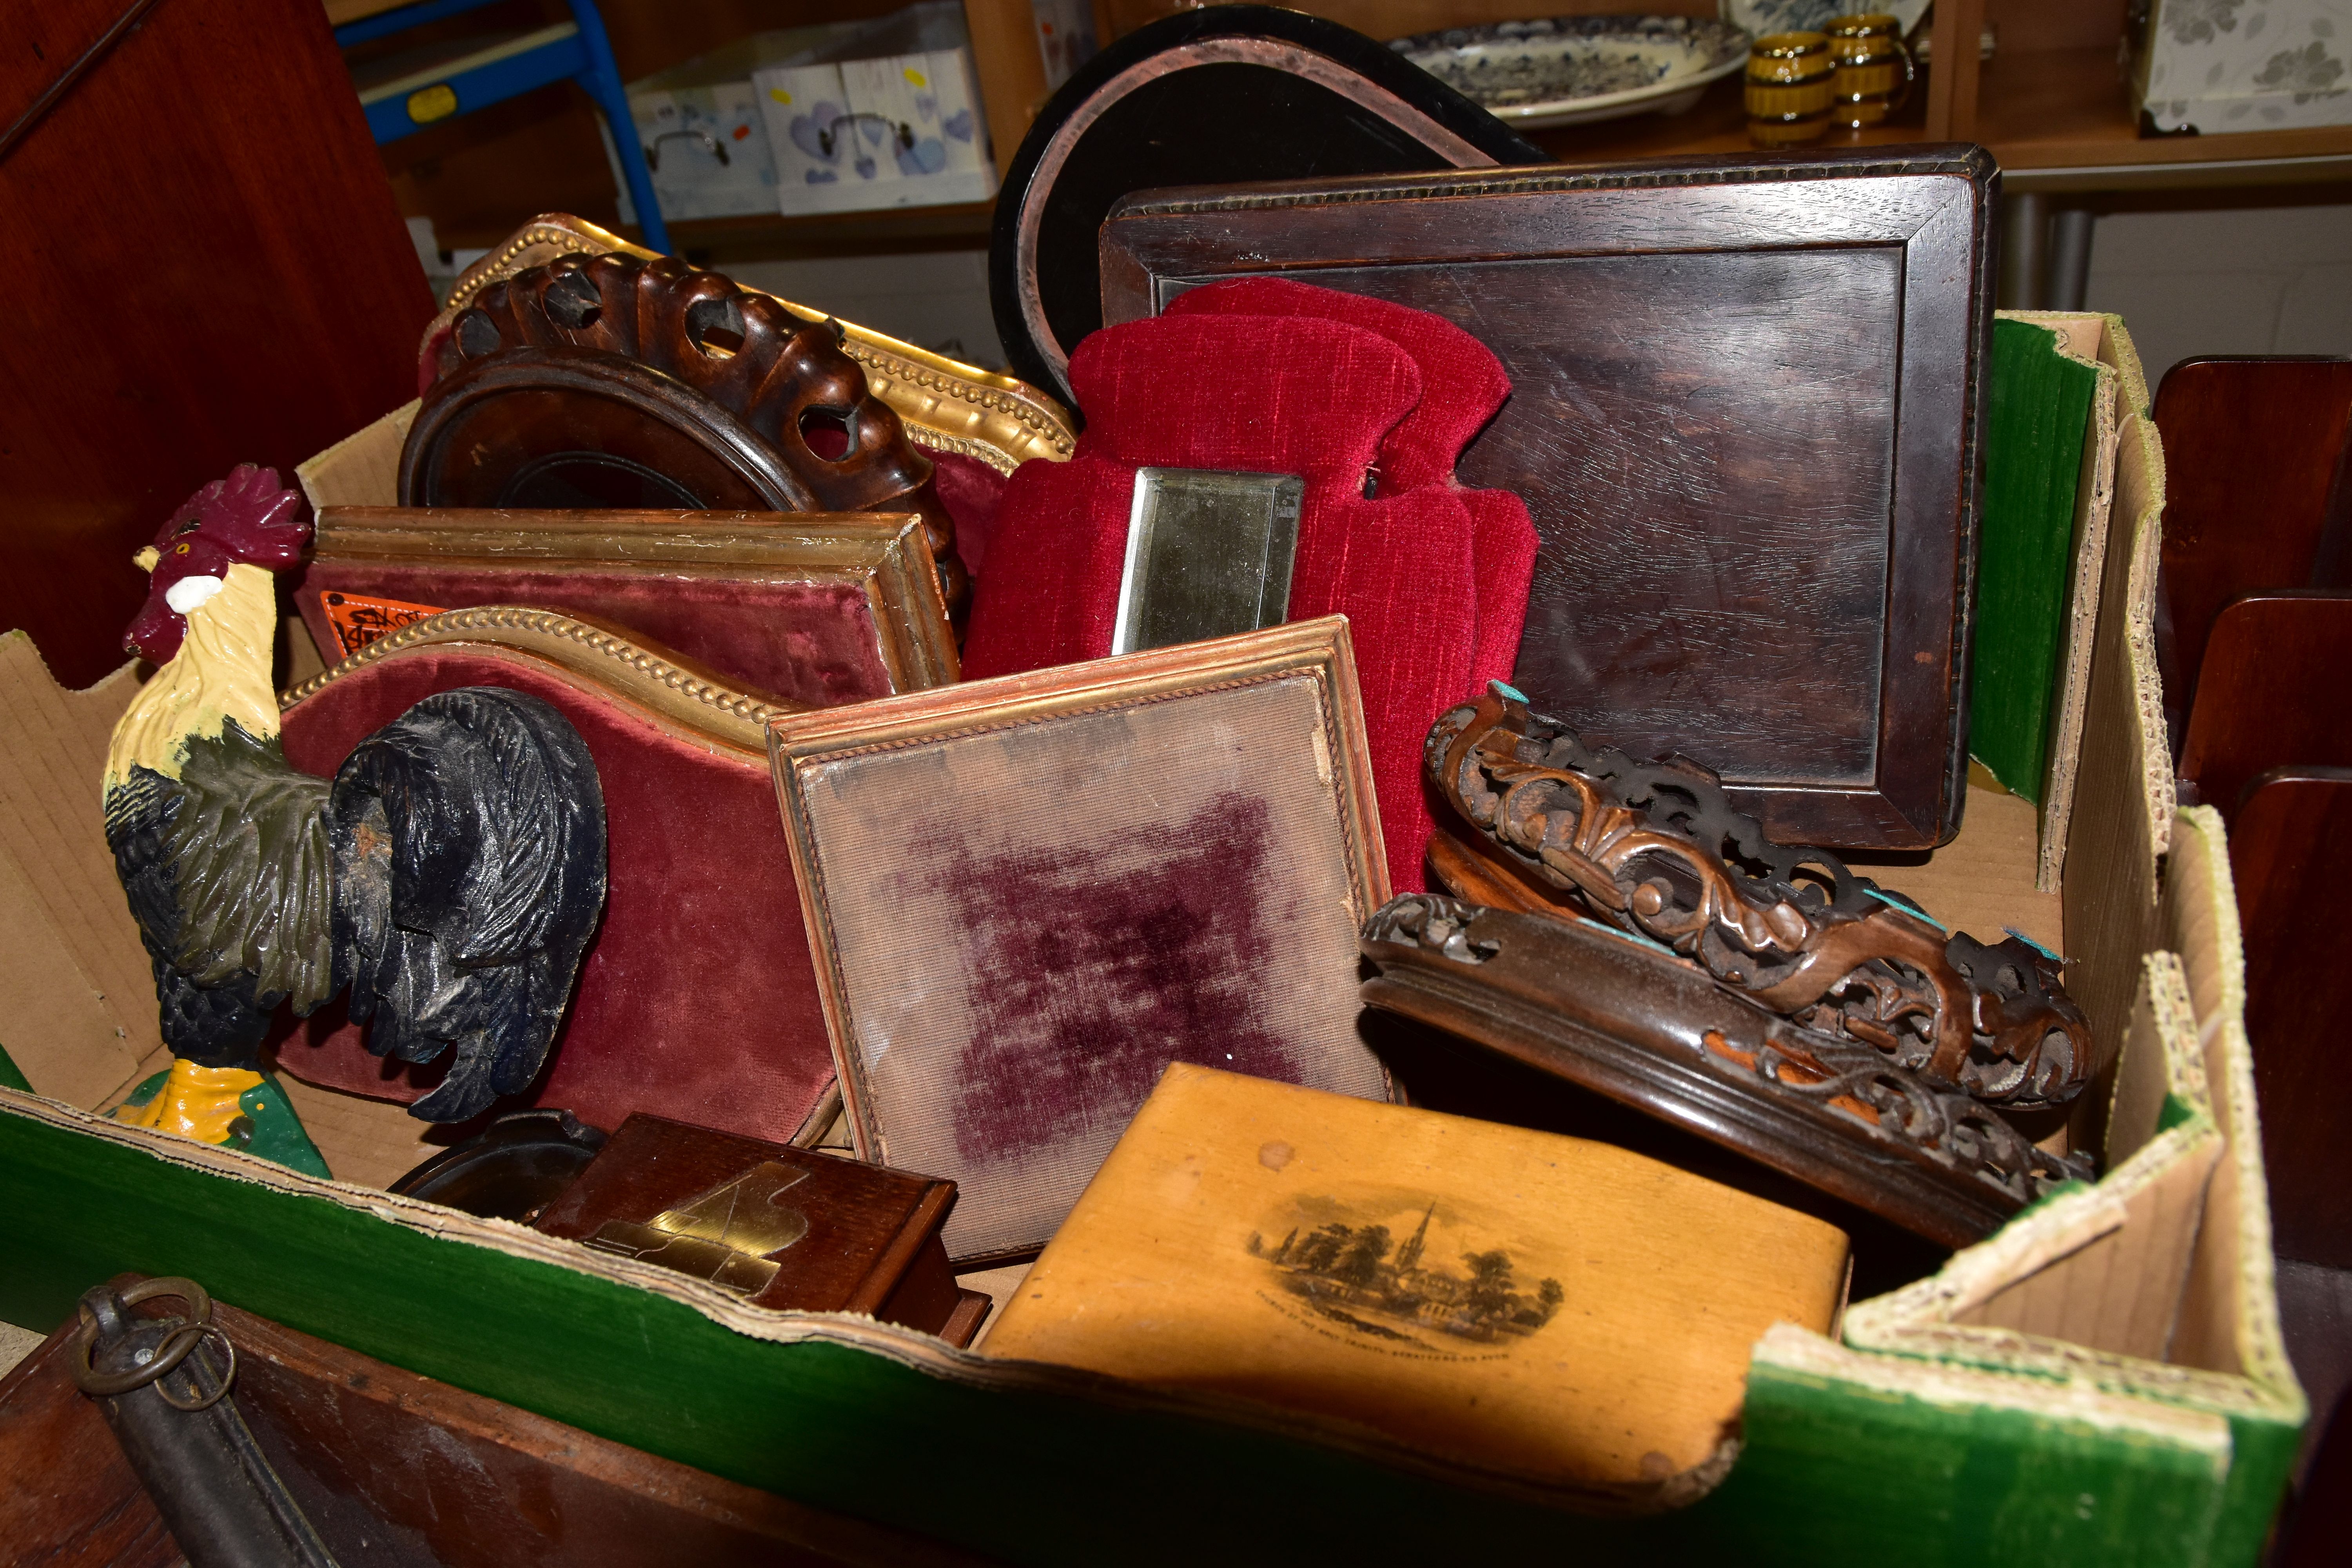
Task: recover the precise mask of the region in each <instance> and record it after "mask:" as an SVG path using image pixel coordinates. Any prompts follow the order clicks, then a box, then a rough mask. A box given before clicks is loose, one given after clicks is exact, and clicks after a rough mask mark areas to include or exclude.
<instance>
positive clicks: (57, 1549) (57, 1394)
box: [0, 1322, 185, 1568]
mask: <svg viewBox="0 0 2352 1568" xmlns="http://www.w3.org/2000/svg"><path fill="white" fill-rule="evenodd" d="M72 1328H73V1324H72V1323H70V1322H68V1323H67V1324H66V1325H65V1326H64V1327H63V1328H60V1329H59V1330H58V1331H57V1332H56V1333H54V1334H52V1335H50V1336H49V1338H48V1339H47V1341H46V1342H43V1343H42V1345H41V1346H40V1348H39V1349H37V1350H36V1351H34V1352H32V1353H31V1354H30V1355H28V1356H26V1358H25V1359H24V1360H23V1361H21V1362H19V1363H17V1364H16V1368H15V1370H13V1371H12V1372H10V1373H8V1375H7V1376H6V1377H5V1378H0V1555H5V1558H6V1560H7V1561H8V1562H9V1563H26V1564H31V1563H37V1564H40V1565H41V1568H173V1564H174V1563H182V1562H184V1561H185V1560H184V1558H182V1557H181V1555H180V1548H179V1545H178V1543H177V1542H173V1539H172V1532H171V1531H168V1530H166V1529H164V1528H163V1519H162V1517H161V1516H160V1515H158V1514H157V1513H156V1511H155V1505H154V1504H153V1503H152V1502H150V1501H148V1500H147V1489H146V1488H144V1487H142V1486H141V1485H140V1484H139V1475H138V1472H137V1471H135V1470H133V1469H132V1468H131V1462H130V1461H129V1460H128V1459H125V1458H123V1457H122V1446H121V1444H119V1443H117V1442H116V1441H115V1440H114V1434H113V1433H111V1432H110V1431H108V1430H107V1429H106V1418H105V1417H104V1416H102V1415H100V1414H99V1413H98V1406H96V1405H92V1404H91V1403H90V1402H89V1400H88V1399H86V1398H84V1397H83V1396H82V1392H81V1390H80V1389H79V1388H76V1387H75V1386H74V1384H73V1379H72V1377H71V1376H69V1375H68V1373H67V1371H66V1358H67V1356H68V1354H69V1353H70V1351H71V1344H72V1337H73V1336H72V1333H71V1330H72Z"/></svg>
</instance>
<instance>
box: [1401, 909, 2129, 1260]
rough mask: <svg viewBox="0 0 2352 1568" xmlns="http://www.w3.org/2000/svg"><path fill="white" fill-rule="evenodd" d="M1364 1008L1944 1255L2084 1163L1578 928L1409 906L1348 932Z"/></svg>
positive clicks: (1863, 1053) (1882, 1063)
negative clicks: (1805, 1188)
mask: <svg viewBox="0 0 2352 1568" xmlns="http://www.w3.org/2000/svg"><path fill="white" fill-rule="evenodd" d="M1363 952H1364V956H1365V957H1367V958H1369V959H1370V960H1371V961H1372V962H1373V963H1375V964H1377V965H1378V966H1379V968H1380V973H1379V974H1378V975H1377V976H1376V977H1374V978H1373V979H1371V980H1369V981H1367V982H1366V983H1365V984H1364V1000H1365V1001H1366V1002H1367V1003H1369V1004H1370V1005H1373V1006H1377V1007H1381V1008H1383V1009H1386V1010H1388V1011H1391V1012H1396V1013H1401V1014H1403V1015H1405V1016H1408V1017H1412V1018H1417V1019H1420V1020H1421V1021H1423V1023H1428V1024H1433V1025H1435V1026H1438V1027H1440V1028H1444V1029H1446V1030H1449V1031H1451V1032H1453V1033H1454V1034H1457V1035H1460V1036H1463V1037H1465V1038H1468V1039H1472V1040H1475V1041H1477V1042H1478V1043H1480V1044H1481V1045H1484V1046H1486V1047H1488V1048H1490V1049H1492V1050H1495V1051H1497V1052H1500V1053H1501V1054H1503V1055H1505V1056H1507V1057H1511V1058H1516V1059H1517V1060H1520V1061H1523V1062H1526V1063H1528V1065H1530V1066H1532V1067H1534V1068H1538V1069H1539V1070H1541V1071H1543V1072H1546V1073H1549V1074H1551V1075H1553V1076H1555V1077H1559V1078H1562V1079H1568V1080H1570V1082H1574V1083H1577V1084H1580V1085H1582V1086H1583V1087H1585V1088H1587V1089H1594V1090H1597V1091H1599V1092H1600V1093H1602V1094H1605V1095H1607V1096H1609V1097H1610V1098H1611V1099H1612V1100H1622V1101H1623V1102H1624V1103H1626V1104H1629V1105H1633V1106H1636V1107H1638V1108H1640V1109H1641V1110H1645V1111H1647V1112H1649V1113H1650V1114H1652V1115H1654V1116H1656V1117H1658V1118H1659V1119H1660V1120H1662V1121H1666V1122H1669V1123H1671V1124H1673V1125H1675V1126H1676V1127H1680V1128H1682V1129H1684V1130H1685V1131H1691V1132H1695V1133H1696V1134H1698V1135H1699V1136H1701V1137H1703V1138H1706V1139H1707V1140H1709V1141H1711V1142H1716V1143H1719V1144H1721V1145H1722V1146H1724V1147H1725V1148H1727V1149H1732V1150H1735V1151H1737V1152H1739V1153H1742V1154H1745V1155H1748V1156H1749V1157H1751V1158H1754V1159H1756V1160H1759V1161H1760V1162H1761V1163H1765V1164H1767V1165H1769V1166H1771V1167H1773V1168H1774V1169H1776V1170H1780V1171H1784V1172H1786V1173H1788V1174H1790V1175H1792V1176H1794V1177H1796V1178H1797V1179H1798V1180H1800V1181H1802V1182H1804V1183H1806V1184H1809V1185H1811V1186H1813V1187H1816V1188H1819V1189H1820V1190H1822V1191H1823V1192H1826V1193H1828V1194H1832V1196H1835V1197H1838V1198H1842V1199H1844V1200H1845V1201H1847V1202H1849V1203H1852V1204H1853V1205H1856V1206H1858V1207H1860V1208H1863V1209H1865V1210H1867V1211H1869V1212H1870V1213H1873V1214H1875V1215H1879V1216H1880V1217H1882V1218H1885V1219H1887V1220H1889V1221H1892V1222H1893V1223H1895V1224H1896V1225H1899V1226H1903V1227H1904V1228H1905V1229H1906V1230H1909V1231H1912V1232H1915V1233H1916V1234H1918V1235H1920V1236H1924V1237H1928V1238H1929V1239H1931V1240H1934V1241H1937V1242H1939V1243H1941V1244H1943V1245H1945V1246H1947V1247H1965V1246H1968V1245H1969V1244H1970V1243H1971V1242H1975V1241H1978V1240H1980V1239H1982V1238H1983V1237H1986V1236H1989V1235H1990V1234H1991V1233H1992V1232H1993V1231H1995V1230H1997V1229H1999V1228H2000V1226H2001V1225H2002V1224H2003V1223H2004V1222H2005V1221H2006V1220H2007V1219H2008V1218H2009V1217H2010V1216H2011V1215H2013V1214H2015V1213H2016V1212H2017V1211H2018V1210H2019V1209H2021V1208H2023V1207H2024V1206H2025V1205H2027V1204H2029V1203H2032V1202H2034V1201H2035V1200H2037V1199H2039V1198H2042V1197H2045V1196H2047V1195H2048V1194H2050V1193H2051V1192H2053V1191H2054V1190H2055V1189H2056V1188H2057V1187H2058V1186H2059V1185H2060V1184H2063V1183H2065V1182H2069V1181H2084V1180H2088V1179H2090V1177H2091V1176H2092V1175H2093V1171H2092V1168H2091V1165H2090V1163H2089V1162H2088V1161H2087V1160H2083V1159H2080V1158H2074V1157H2060V1156H2056V1155H2052V1154H2047V1153H2044V1152H2042V1150H2040V1149H2037V1148H2036V1147H2034V1146H2033V1144H2032V1143H2030V1142H2027V1141H2026V1139H2025V1138H2024V1137H2023V1136H2022V1135H2021V1134H2020V1133H2019V1132H2018V1131H2016V1129H2014V1128H2013V1127H2011V1125H2010V1124H2009V1123H2008V1122H2007V1121H2005V1120H2003V1119H2002V1117H2001V1116H2000V1113H1999V1112H1998V1111H1995V1110H1990V1108H1988V1107H1986V1106H1984V1105H1981V1104H1979V1103H1978V1102H1977V1101H1976V1100H1971V1099H1970V1098H1969V1097H1968V1096H1967V1095H1964V1094H1959V1093H1956V1092H1954V1091H1952V1090H1950V1089H1939V1088H1937V1086H1935V1085H1933V1084H1930V1083H1928V1082H1927V1080H1925V1079H1922V1078H1921V1077H1919V1076H1918V1075H1917V1074H1916V1073H1911V1072H1906V1071H1905V1070H1904V1069H1903V1068H1899V1067H1896V1066H1895V1065H1894V1064H1893V1063H1892V1062H1889V1061H1888V1060H1886V1058H1884V1057H1883V1056H1881V1055H1880V1054H1879V1053H1878V1052H1876V1051H1875V1050H1874V1049H1872V1048H1871V1047H1867V1046H1864V1045H1860V1044H1858V1043H1854V1042H1851V1041H1846V1042H1841V1041H1839V1040H1836V1039H1834V1038H1832V1037H1826V1036H1822V1035H1818V1034H1815V1033H1813V1032H1811V1031H1809V1030H1804V1029H1800V1028H1797V1027H1796V1026H1792V1025H1790V1023H1788V1022H1787V1021H1786V1020H1785V1019H1782V1018H1780V1017H1776V1016H1773V1015H1772V1014H1771V1013H1770V1012H1769V1011H1767V1010H1766V1009H1765V1008H1763V1007H1760V1006H1758V1005H1754V1004H1753V1003H1750V1002H1748V1001H1746V1000H1744V999H1743V998H1741V997H1739V996H1738V995H1737V994H1733V993H1731V992H1729V991H1727V990H1725V989H1724V988H1722V987H1720V986H1717V985H1716V984H1712V983H1711V982H1710V981H1709V980H1708V978H1707V977H1706V975H1705V974H1704V973H1700V972H1698V971H1696V969H1694V968H1693V967H1692V966H1690V965H1688V964H1685V963H1678V962H1676V961H1675V958H1674V957H1673V956H1672V955H1671V954H1669V953H1665V952H1659V951H1657V950H1655V949H1654V948H1652V947H1650V946H1648V945H1646V944H1644V943H1641V942H1633V941H1630V940H1628V939H1626V938H1625V937H1622V936H1621V935H1618V934H1616V933H1615V932H1613V931H1609V930H1608V929H1607V928H1605V927H1602V926H1599V925H1595V924H1592V923H1591V922H1587V921H1562V920H1559V919H1555V918H1553V917H1550V916H1547V915H1541V914H1528V913H1521V912H1517V911H1511V910H1484V909H1478V908H1475V907H1474V906H1471V905H1468V904H1464V903H1461V902H1458V901H1456V900H1453V899H1445V898H1437V897H1433V896H1429V895H1425V894H1408V895H1406V896H1404V897H1402V898H1400V899H1397V900H1394V901H1392V902H1391V903H1390V904H1389V905H1388V906H1387V907H1386V908H1385V909H1383V910H1381V911H1380V913H1379V914H1377V915H1375V916H1374V917H1373V918H1372V919H1371V920H1370V921H1367V922H1366V923H1365V926H1364V935H1363Z"/></svg>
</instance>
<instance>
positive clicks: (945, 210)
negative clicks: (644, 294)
mask: <svg viewBox="0 0 2352 1568" xmlns="http://www.w3.org/2000/svg"><path fill="white" fill-rule="evenodd" d="M995 205H996V204H995V203H993V202H958V203H955V204H954V205H949V206H934V207H874V208H869V209H867V210H866V211H864V212H847V213H823V214H812V215H810V216H804V217H784V216H781V215H777V216H771V215H769V214H765V213H760V214H753V215H751V216H745V217H719V218H698V219H694V220H690V221H680V222H674V223H672V224H671V225H670V226H669V233H670V243H671V244H672V245H674V246H676V247H677V249H678V251H679V252H680V253H681V254H683V255H686V256H688V258H690V259H692V260H695V261H697V262H705V261H709V262H718V263H725V262H728V261H776V260H790V259H797V258H803V257H817V256H868V255H873V254H876V253H877V252H886V251H915V250H967V249H970V248H971V247H974V246H981V245H985V244H987V243H988V227H989V220H990V216H991V215H992V213H993V212H994V211H995Z"/></svg>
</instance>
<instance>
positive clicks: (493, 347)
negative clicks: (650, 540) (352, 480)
mask: <svg viewBox="0 0 2352 1568" xmlns="http://www.w3.org/2000/svg"><path fill="white" fill-rule="evenodd" d="M436 359H437V363H436V366H435V371H436V379H435V381H434V383H433V384H432V386H431V387H430V388H429V389H428V390H427V391H426V393H425V398H424V406H423V407H422V408H421V409H420V410H419V412H418V414H417V416H416V422H415V425H414V426H411V428H410V430H409V434H408V441H407V445H406V446H405V447H404V449H403V450H402V453H401V467H400V501H401V504H402V505H403V506H424V507H498V508H507V509H515V508H525V509H538V508H557V509H573V508H581V507H604V508H614V507H617V508H652V509H660V510H671V509H675V510H718V511H727V510H756V511H795V512H811V511H864V510H873V509H877V508H880V509H884V510H893V511H911V512H917V513H919V514H920V515H921V517H922V519H923V523H924V531H925V533H926V535H927V537H928V539H929V543H930V546H931V552H932V553H933V555H934V556H935V557H936V558H937V561H938V563H939V567H940V580H941V586H942V588H943V590H944V591H945V593H946V595H947V599H948V605H949V607H950V610H951V611H954V610H958V609H960V608H961V604H962V601H963V597H964V592H965V586H966V584H965V577H964V572H963V568H962V565H961V563H960V562H959V561H958V560H957V558H956V555H955V551H954V547H953V546H954V538H955V530H954V523H953V522H952V521H950V518H949V516H948V513H947V510H946V509H945V508H944V507H942V506H941V505H940V500H939V497H938V494H937V492H936V491H935V490H934V489H933V488H932V485H931V464H930V459H929V458H926V457H924V456H923V455H922V454H921V453H920V452H919V451H917V450H916V449H915V447H914V446H913V444H912V443H911V442H910V441H908V437H907V434H906V431H905V428H904V427H903V426H902V425H901V424H900V422H899V419H898V415H897V414H896V413H895V412H893V411H892V409H891V408H890V407H889V405H887V404H886V403H884V402H883V401H882V400H881V399H880V398H878V397H877V396H875V395H873V393H872V390H871V389H870V388H869V387H868V386H867V384H866V374H865V373H864V372H863V371H862V370H860V369H859V368H858V366H857V364H856V362H855V361H853V360H852V359H851V358H850V357H849V356H848V355H847V354H846V353H844V352H843V350H842V346H841V334H840V330H839V328H838V327H837V326H836V325H835V323H833V322H830V321H808V320H806V319H804V318H803V317H801V316H798V315H795V314H794V313H793V312H792V311H791V310H786V309H785V308H784V307H783V305H782V303H780V302H779V301H777V300H774V299H772V298H771V297H769V296H767V295H765V294H759V293H753V292H750V291H747V290H744V289H739V288H737V287H736V285H735V284H734V283H733V282H732V281H731V280H730V279H727V278H725V277H722V276H721V275H719V274H718V273H716V272H706V271H702V270H699V269H698V268H693V267H689V266H688V265H687V264H686V263H685V262H683V261H681V260H678V259H677V258H673V257H666V258H660V259H658V260H653V261H647V260H646V259H644V258H639V257H635V256H629V255H625V254H617V253H616V254H610V255H604V256H588V255H585V254H575V255H570V256H565V257H562V258H558V259H556V260H554V261H552V262H550V263H548V264H546V265H544V266H541V267H533V268H527V269H525V270H524V271H522V272H520V273H517V274H516V275H515V276H513V277H511V278H509V279H504V280H502V281H500V282H498V283H494V284H492V285H491V286H489V287H488V288H487V289H483V290H482V291H481V292H480V293H479V294H478V295H477V296H476V297H475V299H474V302H473V303H472V304H471V305H470V306H468V307H467V309H466V310H463V311H461V312H460V313H459V314H458V315H457V319H456V321H454V322H453V323H452V330H451V331H450V332H449V333H448V335H447V336H446V338H445V339H443V340H442V341H441V342H440V344H439V347H438V352H437V355H436Z"/></svg>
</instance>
